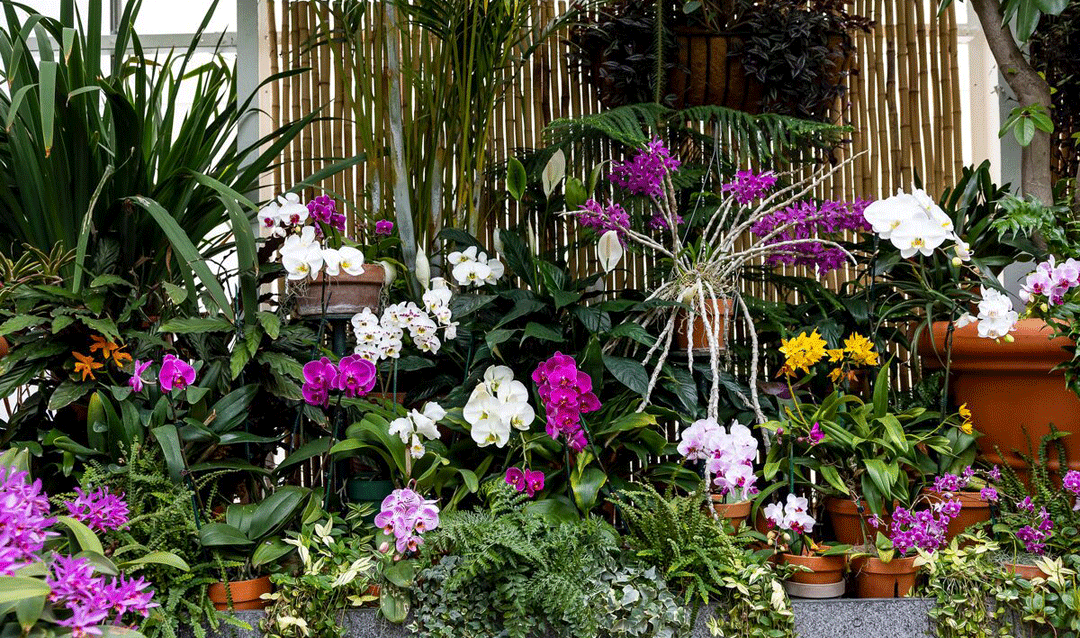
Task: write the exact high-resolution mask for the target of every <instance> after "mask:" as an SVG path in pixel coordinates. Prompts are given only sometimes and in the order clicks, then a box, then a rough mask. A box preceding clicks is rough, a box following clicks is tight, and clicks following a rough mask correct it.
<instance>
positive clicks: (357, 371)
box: [334, 355, 376, 397]
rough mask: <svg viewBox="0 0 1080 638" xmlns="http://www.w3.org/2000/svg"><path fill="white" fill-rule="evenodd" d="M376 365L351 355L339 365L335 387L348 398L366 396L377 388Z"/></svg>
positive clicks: (344, 358)
mask: <svg viewBox="0 0 1080 638" xmlns="http://www.w3.org/2000/svg"><path fill="white" fill-rule="evenodd" d="M375 380H376V370H375V364H374V363H372V362H370V361H368V360H367V359H365V358H363V357H360V356H356V355H349V356H347V357H343V358H342V359H341V362H340V363H339V364H338V377H337V381H336V383H335V384H334V387H335V388H336V389H338V390H341V391H342V392H344V393H345V396H348V397H357V396H364V395H366V394H367V393H368V392H371V389H372V388H373V387H375Z"/></svg>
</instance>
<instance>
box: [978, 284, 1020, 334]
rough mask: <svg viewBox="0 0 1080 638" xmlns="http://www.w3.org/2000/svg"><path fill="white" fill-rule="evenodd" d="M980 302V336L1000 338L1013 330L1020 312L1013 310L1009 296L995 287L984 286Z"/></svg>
mask: <svg viewBox="0 0 1080 638" xmlns="http://www.w3.org/2000/svg"><path fill="white" fill-rule="evenodd" d="M980 292H981V293H982V300H981V301H980V302H979V316H978V319H979V336H980V337H983V338H985V339H1000V338H1002V337H1004V336H1005V335H1007V334H1009V333H1010V332H1012V329H1013V327H1014V326H1015V325H1016V322H1017V321H1019V320H1020V314H1019V313H1018V312H1016V311H1015V310H1013V304H1012V300H1011V299H1009V296H1008V295H1006V294H1004V293H1001V292H999V291H997V290H994V289H993V288H986V287H985V286H983V287H982V288H981V290H980Z"/></svg>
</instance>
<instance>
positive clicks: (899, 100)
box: [262, 0, 962, 386]
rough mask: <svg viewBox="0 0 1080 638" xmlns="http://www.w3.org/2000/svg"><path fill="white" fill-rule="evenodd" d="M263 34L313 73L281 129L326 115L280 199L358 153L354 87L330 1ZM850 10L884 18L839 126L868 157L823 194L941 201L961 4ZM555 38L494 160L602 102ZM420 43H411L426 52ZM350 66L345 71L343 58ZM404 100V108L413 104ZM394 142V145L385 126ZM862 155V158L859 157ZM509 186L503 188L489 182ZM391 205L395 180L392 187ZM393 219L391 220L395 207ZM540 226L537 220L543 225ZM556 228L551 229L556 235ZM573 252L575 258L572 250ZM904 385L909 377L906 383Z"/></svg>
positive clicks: (277, 87)
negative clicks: (910, 195) (921, 193)
mask: <svg viewBox="0 0 1080 638" xmlns="http://www.w3.org/2000/svg"><path fill="white" fill-rule="evenodd" d="M266 2H267V11H266V13H265V15H266V16H267V20H266V23H265V24H263V25H262V28H263V29H265V32H266V36H267V41H268V43H269V53H270V60H269V70H270V72H271V73H277V72H278V71H286V70H290V69H300V68H308V69H310V70H309V71H307V72H305V73H301V74H298V75H294V76H291V77H288V78H284V79H282V80H280V81H277V82H275V83H273V84H272V86H271V87H270V92H271V104H269V105H267V104H265V102H264V103H263V105H262V106H263V109H264V110H266V111H267V112H268V113H269V114H270V116H271V120H272V123H273V125H274V126H279V125H281V124H285V123H288V122H290V121H294V120H297V119H299V118H301V117H302V116H304V115H305V114H307V113H309V112H310V111H311V110H312V109H316V108H323V109H324V110H323V115H325V116H329V117H327V118H326V119H323V120H321V121H317V122H315V123H313V124H312V125H311V126H309V127H308V129H307V130H306V131H305V132H304V133H303V134H302V135H301V136H300V137H299V138H298V139H297V140H296V141H295V142H294V143H292V144H291V145H290V146H289V147H288V148H287V149H285V152H284V154H283V157H282V163H281V164H280V166H278V167H277V169H276V171H275V173H274V175H273V181H274V183H273V184H267V186H268V187H270V188H271V189H272V190H274V191H275V192H278V191H282V190H285V189H288V188H289V187H291V186H292V185H293V184H295V183H296V182H299V181H301V180H302V179H304V178H305V177H306V176H307V175H310V174H312V173H313V172H315V171H317V170H319V169H320V168H323V167H324V166H326V165H328V164H329V163H331V162H333V161H334V160H335V159H338V158H344V157H349V156H351V155H353V153H355V152H356V151H355V149H356V148H357V147H358V146H359V145H358V143H357V139H356V136H357V132H356V130H355V127H354V125H353V123H351V122H350V121H349V119H348V118H349V116H350V114H351V113H352V111H351V104H350V103H349V100H350V94H351V91H348V90H346V86H347V85H346V83H348V82H351V81H352V73H351V72H350V69H349V68H348V64H349V61H350V57H349V56H348V55H345V53H346V52H345V51H343V49H342V46H343V45H342V44H341V43H335V44H332V45H322V46H317V47H313V46H312V42H313V40H314V39H315V38H316V35H317V32H318V25H319V24H320V20H328V19H329V15H330V12H329V11H328V6H327V4H326V1H325V0H266ZM568 4H569V0H545V3H544V4H543V5H542V13H541V16H542V19H544V20H549V19H551V18H553V17H554V16H556V15H558V14H560V13H561V12H564V11H566V10H567V7H568ZM851 10H852V11H853V13H857V14H859V15H863V16H867V17H869V18H870V19H871V20H873V22H874V23H875V26H874V28H873V30H872V31H871V32H870V33H857V34H855V43H856V53H855V59H854V63H853V72H852V73H851V74H850V75H849V77H848V83H849V89H850V90H849V96H848V98H847V101H846V102H845V104H844V105H841V104H839V103H838V104H837V108H835V109H834V112H833V121H834V122H835V123H838V124H843V125H847V126H850V127H851V128H852V129H853V133H852V134H851V136H850V143H849V144H847V145H845V146H844V147H842V148H841V149H840V150H839V151H838V155H839V157H841V158H843V157H849V156H852V155H859V157H858V158H857V159H856V160H855V162H854V163H853V165H852V166H851V170H847V171H845V172H842V173H839V174H837V175H836V176H834V178H833V179H831V180H830V182H829V183H827V184H826V185H825V187H824V188H822V189H821V192H820V193H819V196H820V197H822V198H829V199H853V198H858V197H861V198H866V199H877V198H880V197H883V196H888V195H891V194H893V193H895V192H896V190H897V189H899V188H904V189H909V188H910V187H911V185H912V183H913V182H914V181H916V180H918V181H921V182H922V183H923V185H924V187H925V188H926V190H927V191H928V192H929V193H930V194H931V195H932V196H933V197H935V198H937V197H938V196H940V195H941V193H942V191H943V190H944V189H945V188H947V187H948V186H949V185H951V184H952V183H954V181H955V179H956V177H957V176H958V175H959V173H960V170H961V162H962V159H961V158H962V147H961V128H960V118H961V103H960V87H959V84H958V82H959V77H960V76H959V68H958V54H957V48H958V45H957V42H958V39H957V24H956V16H955V13H954V8H952V7H950V9H949V10H948V11H946V12H945V13H944V14H943V15H942V16H940V17H938V16H937V9H936V2H933V0H914V1H913V0H854V2H853V3H852V5H851ZM380 13H381V12H380V11H369V12H368V14H367V16H366V17H365V20H368V21H369V23H368V24H366V25H365V26H366V27H368V28H367V29H366V32H367V33H369V34H374V33H376V31H377V27H378V26H380V25H379V24H377V21H378V20H379V19H380V18H379V15H380ZM561 35H562V34H560V37H557V38H552V39H551V40H549V41H548V43H547V44H546V45H544V46H543V47H542V48H541V49H540V50H539V51H538V52H537V53H536V54H535V55H534V56H533V57H532V58H531V59H530V60H529V62H528V63H527V65H526V66H525V68H523V69H522V70H521V72H520V76H519V78H518V81H517V82H516V83H515V86H514V91H513V94H511V95H508V96H506V99H505V100H504V101H503V103H502V104H501V105H500V107H499V109H498V112H497V114H496V117H495V118H494V126H493V128H494V131H493V137H494V143H493V145H492V148H491V154H492V162H491V165H498V164H500V163H501V162H503V161H505V159H506V158H507V157H509V156H510V155H512V154H513V153H514V151H515V150H516V149H527V148H535V147H538V146H541V145H542V143H543V140H542V131H543V129H544V127H545V126H546V125H547V124H548V123H549V122H551V121H552V120H553V119H556V118H571V117H576V116H580V115H585V114H590V113H595V112H598V111H599V110H600V108H601V107H600V104H599V101H598V99H597V96H596V94H595V92H594V89H593V87H592V86H591V85H589V84H587V83H586V82H584V81H582V80H581V79H579V78H578V76H577V74H576V72H574V71H573V70H572V69H570V68H569V66H568V62H567V54H568V48H569V45H568V44H567V43H566V42H565V41H564V40H563V38H562V37H561ZM417 40H418V38H417V39H414V40H413V41H412V42H411V43H409V42H403V46H406V45H408V46H412V47H414V48H415V47H418V46H422V44H421V43H418V42H417ZM377 44H378V43H376V42H374V37H371V38H368V39H366V40H365V41H364V42H362V43H360V44H359V46H363V47H364V50H365V51H366V52H368V53H369V54H370V59H372V60H376V61H377V60H381V59H383V58H382V56H381V54H380V52H379V47H378V46H377ZM342 58H343V59H344V60H345V61H346V62H345V65H344V66H343V65H342V64H341V63H340V62H338V61H337V60H340V59H342ZM409 98H410V96H409V95H408V94H406V95H404V98H403V99H404V106H405V108H406V109H408V108H409V107H410V103H409ZM385 137H386V138H387V139H389V133H388V131H386V132H385ZM860 154H861V155H860ZM369 177H370V175H369V174H368V168H367V167H366V166H365V165H364V164H360V165H357V166H356V167H354V168H353V169H350V170H347V171H345V172H343V173H341V174H339V175H337V176H335V177H333V178H331V179H329V180H327V181H326V182H325V183H324V184H322V187H323V188H325V189H327V190H329V191H330V192H332V193H336V194H338V195H339V196H340V197H341V198H342V199H344V200H346V201H356V200H357V199H358V198H359V197H360V196H361V195H362V194H363V193H364V192H365V188H368V186H367V185H368V184H369ZM490 186H491V187H492V188H497V189H500V190H501V189H502V188H503V185H502V184H501V183H494V184H491V185H490ZM382 190H383V192H384V195H383V199H384V200H385V201H386V202H387V208H389V207H390V206H392V203H390V201H391V200H390V199H389V191H390V190H391V189H390V185H389V184H387V185H386V186H385V187H384V188H383V189H382ZM384 216H387V217H389V218H393V214H392V212H391V211H387V212H385V213H384ZM358 221H361V222H362V221H363V220H355V219H353V220H351V221H350V231H351V232H352V233H353V235H354V236H356V237H357V239H362V237H360V235H362V233H363V230H362V228H363V227H364V224H362V223H361V224H358V223H357V222H358ZM486 221H487V223H486V224H485V225H484V226H483V232H482V233H481V234H482V236H481V237H480V239H481V242H482V243H484V244H485V245H488V246H491V245H492V233H493V232H494V231H495V230H497V229H500V228H513V227H523V226H524V225H525V222H526V219H525V218H524V215H523V214H521V213H520V212H519V211H517V210H515V209H514V208H513V207H507V208H505V209H504V210H499V211H497V212H496V213H495V214H493V215H491V216H489V217H488V218H487V220H486ZM534 223H535V220H534ZM558 226H559V227H558V228H555V229H547V231H548V232H545V233H543V234H542V235H541V237H542V238H543V241H544V242H546V243H547V244H548V246H545V247H550V244H551V243H552V242H555V243H556V244H557V245H558V246H559V247H568V246H571V245H572V243H573V239H574V234H575V229H574V227H573V225H572V224H566V223H563V222H561V221H560V222H558ZM552 231H553V232H552ZM591 251H592V248H590V247H586V248H580V249H577V255H576V257H577V259H575V258H573V255H570V254H567V257H568V261H569V262H570V263H571V264H574V263H575V262H576V263H577V264H578V266H577V267H578V269H579V271H581V272H585V271H587V270H589V268H590V266H591V267H592V268H593V271H595V262H592V263H591V264H590V257H591V255H590V253H591ZM568 252H569V251H568ZM648 261H649V260H648V258H647V257H645V256H638V258H636V259H632V260H628V261H627V262H624V265H625V268H622V269H619V270H618V271H616V272H615V273H613V275H612V276H610V278H609V280H608V282H607V286H608V289H619V288H622V287H630V286H635V287H641V284H642V283H643V282H644V281H645V275H646V272H647V270H648V265H649V264H648ZM848 276H850V273H848V272H846V271H844V270H840V271H836V272H834V273H832V274H830V275H829V281H830V283H831V284H832V285H834V286H838V285H839V284H840V283H842V281H843V280H844V279H845V278H846V277H848ZM748 292H751V293H753V294H756V295H757V296H760V297H764V298H767V299H769V298H772V297H774V296H775V295H774V294H773V293H770V292H769V291H765V290H749V291H748ZM900 383H901V385H905V386H906V385H907V380H901V381H900Z"/></svg>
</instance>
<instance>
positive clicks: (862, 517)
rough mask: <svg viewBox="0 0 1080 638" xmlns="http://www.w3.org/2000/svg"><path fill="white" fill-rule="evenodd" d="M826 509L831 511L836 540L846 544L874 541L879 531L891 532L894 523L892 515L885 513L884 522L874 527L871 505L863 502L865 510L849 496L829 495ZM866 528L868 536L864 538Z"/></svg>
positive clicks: (830, 518)
mask: <svg viewBox="0 0 1080 638" xmlns="http://www.w3.org/2000/svg"><path fill="white" fill-rule="evenodd" d="M825 511H826V512H828V513H829V520H830V521H831V522H832V527H833V535H834V536H836V540H837V542H839V543H843V544H844V545H862V544H863V543H864V542H866V541H867V540H870V541H873V539H874V537H875V536H876V535H877V532H881V533H883V534H885V535H886V536H887V535H888V534H889V526H890V525H892V517H891V516H889V514H887V513H884V514H882V515H881V522H882V524H881V525H880V526H878V528H877V529H874V528H873V527H871V526H870V517H871V516H873V513H872V512H871V511H870V507H869V506H867V505H866V504H865V503H863V511H862V513H860V512H859V508H858V507H856V506H855V503H854V502H852V501H851V499H848V498H835V497H831V496H830V497H829V498H827V499H825ZM864 529H865V530H866V535H867V538H866V539H864V538H863V530H864Z"/></svg>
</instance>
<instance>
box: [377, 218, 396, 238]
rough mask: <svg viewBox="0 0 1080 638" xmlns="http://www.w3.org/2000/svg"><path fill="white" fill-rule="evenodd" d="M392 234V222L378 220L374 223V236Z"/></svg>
mask: <svg viewBox="0 0 1080 638" xmlns="http://www.w3.org/2000/svg"><path fill="white" fill-rule="evenodd" d="M393 232H394V222H392V221H390V220H389V219H380V220H379V221H377V222H375V234H376V235H387V236H389V235H390V234H391V233H393Z"/></svg>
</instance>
